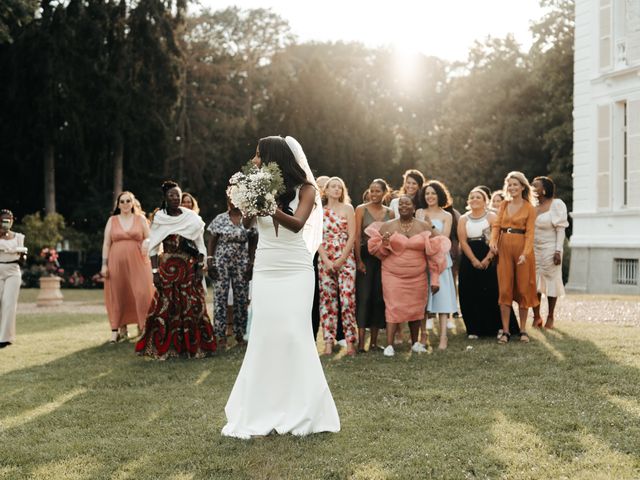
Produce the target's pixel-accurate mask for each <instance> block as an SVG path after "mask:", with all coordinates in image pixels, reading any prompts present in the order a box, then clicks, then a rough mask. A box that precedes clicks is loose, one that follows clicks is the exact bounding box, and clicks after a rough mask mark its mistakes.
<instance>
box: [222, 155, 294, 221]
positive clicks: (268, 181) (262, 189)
mask: <svg viewBox="0 0 640 480" xmlns="http://www.w3.org/2000/svg"><path fill="white" fill-rule="evenodd" d="M283 191H284V180H283V179H282V172H281V171H280V167H278V165H277V164H276V163H275V162H274V163H270V164H268V165H265V166H264V167H262V168H258V167H256V166H255V165H253V164H252V163H251V162H248V163H247V164H246V165H245V166H244V167H243V168H242V171H240V172H236V173H234V174H233V175H232V176H231V178H230V179H229V188H228V189H227V195H229V198H230V199H231V203H233V204H234V205H235V206H236V207H237V208H239V209H240V211H241V212H242V215H243V216H245V217H251V216H255V215H272V214H273V213H275V211H276V207H277V197H278V195H279V194H280V193H282V192H283Z"/></svg>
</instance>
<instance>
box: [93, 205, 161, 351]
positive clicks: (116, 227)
mask: <svg viewBox="0 0 640 480" xmlns="http://www.w3.org/2000/svg"><path fill="white" fill-rule="evenodd" d="M135 200H136V199H135V197H134V195H133V193H131V192H122V193H121V194H120V195H118V199H117V200H116V206H115V209H114V210H113V214H112V215H111V217H110V218H109V220H108V221H107V226H106V227H105V229H104V243H103V244H102V270H101V271H100V273H101V275H102V276H103V278H104V303H105V306H106V307H107V314H108V316H109V323H110V324H111V343H116V342H118V341H119V340H125V339H126V338H127V325H130V324H135V325H138V328H139V330H140V331H142V329H143V327H144V322H145V320H146V317H147V312H148V310H149V306H150V305H151V300H152V299H153V294H154V291H155V290H154V288H153V278H152V275H151V267H150V264H149V258H148V257H147V255H146V254H145V251H146V247H147V245H146V244H147V243H148V241H147V239H148V238H149V225H148V223H147V221H146V219H145V218H144V216H142V215H141V214H140V213H139V212H138V210H137V208H136V206H135Z"/></svg>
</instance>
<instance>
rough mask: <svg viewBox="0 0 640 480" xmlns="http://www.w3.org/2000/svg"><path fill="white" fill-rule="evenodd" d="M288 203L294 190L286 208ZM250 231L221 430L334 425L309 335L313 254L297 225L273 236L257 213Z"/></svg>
mask: <svg viewBox="0 0 640 480" xmlns="http://www.w3.org/2000/svg"><path fill="white" fill-rule="evenodd" d="M294 204H295V205H294ZM296 205H297V198H296V200H294V202H292V204H291V208H292V209H293V210H294V211H295V208H296ZM258 232H259V240H258V248H257V251H256V259H255V267H254V273H253V292H252V300H251V302H252V310H253V318H252V321H251V331H250V333H249V343H248V345H247V351H246V354H245V356H244V361H243V362H242V367H240V373H238V377H237V378H236V382H235V384H234V386H233V389H232V391H231V395H230V396H229V400H228V401H227V405H226V407H225V413H226V415H227V424H226V425H225V426H224V428H223V429H222V435H225V436H230V437H237V438H251V437H252V436H255V435H268V434H269V433H271V432H272V431H274V430H275V431H276V432H277V433H279V434H284V433H292V434H293V435H308V434H310V433H317V432H338V431H340V418H339V417H338V411H337V409H336V406H335V403H334V401H333V397H332V395H331V391H330V390H329V386H328V385H327V381H326V379H325V376H324V371H323V370H322V364H321V363H320V359H319V358H318V352H317V350H316V344H315V342H314V341H313V333H312V326H311V309H312V304H313V288H314V271H313V263H312V262H313V257H312V255H311V253H309V251H308V250H307V247H306V245H305V243H304V240H303V238H302V231H300V232H298V233H293V232H291V231H290V230H287V229H286V228H284V227H282V226H280V227H279V228H278V235H277V236H276V233H275V228H274V226H273V221H272V219H271V217H260V218H258Z"/></svg>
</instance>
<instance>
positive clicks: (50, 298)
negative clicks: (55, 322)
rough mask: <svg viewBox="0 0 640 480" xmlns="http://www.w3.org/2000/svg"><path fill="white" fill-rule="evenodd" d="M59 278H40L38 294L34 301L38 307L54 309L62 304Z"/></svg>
mask: <svg viewBox="0 0 640 480" xmlns="http://www.w3.org/2000/svg"><path fill="white" fill-rule="evenodd" d="M60 280H62V279H61V278H60V277H40V293H39V294H38V298H37V299H36V301H37V305H38V306H39V307H54V306H56V305H61V304H62V299H63V297H62V292H61V291H60Z"/></svg>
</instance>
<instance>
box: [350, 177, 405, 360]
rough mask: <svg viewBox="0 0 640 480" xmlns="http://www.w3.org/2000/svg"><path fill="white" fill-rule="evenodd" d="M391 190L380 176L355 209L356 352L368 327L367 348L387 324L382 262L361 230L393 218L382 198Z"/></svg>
mask: <svg viewBox="0 0 640 480" xmlns="http://www.w3.org/2000/svg"><path fill="white" fill-rule="evenodd" d="M390 191H391V189H390V188H389V185H387V182H385V181H384V180H382V179H381V178H377V179H375V180H374V181H373V182H371V185H370V186H369V190H368V191H367V192H368V197H369V201H368V202H366V203H363V204H362V205H358V207H357V208H356V241H355V249H354V250H355V254H356V265H357V272H356V321H357V323H358V351H359V352H364V351H365V349H364V343H365V334H366V330H367V328H368V329H370V332H371V341H370V343H369V350H371V349H373V350H375V349H376V348H377V346H378V332H379V331H380V329H381V328H385V327H386V321H385V316H384V299H383V298H382V264H381V262H380V260H379V259H378V258H377V257H375V256H373V255H371V254H370V253H369V249H368V248H367V242H368V241H369V236H368V235H367V234H366V233H364V230H365V229H366V228H367V227H368V226H369V225H371V224H372V223H374V222H386V221H388V220H391V219H393V218H395V216H394V213H393V210H391V209H390V208H389V207H385V206H384V204H383V201H384V199H385V197H386V196H387V195H389V192H390Z"/></svg>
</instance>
